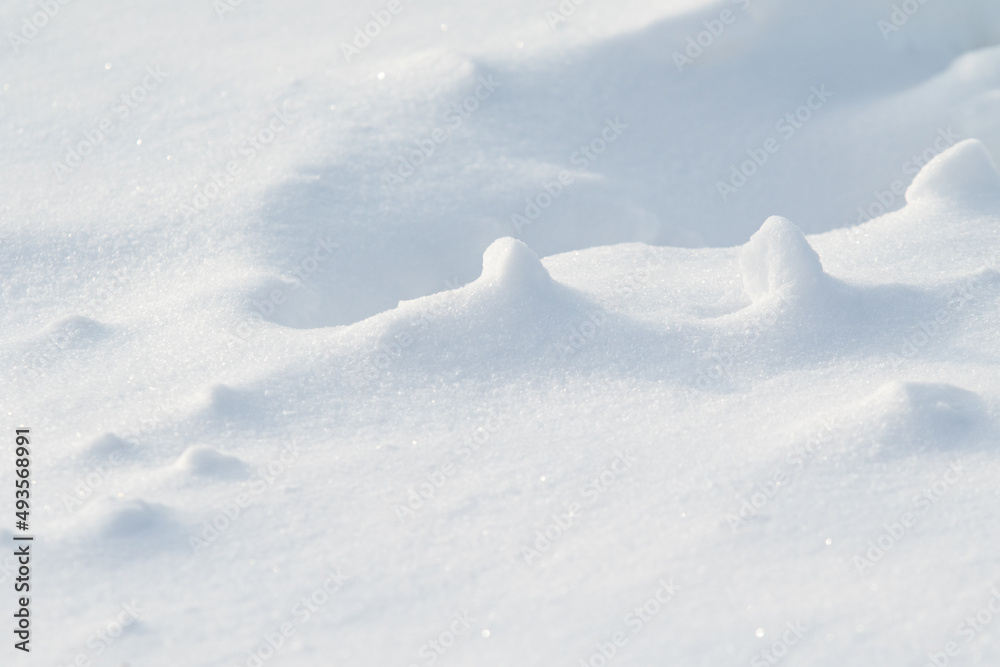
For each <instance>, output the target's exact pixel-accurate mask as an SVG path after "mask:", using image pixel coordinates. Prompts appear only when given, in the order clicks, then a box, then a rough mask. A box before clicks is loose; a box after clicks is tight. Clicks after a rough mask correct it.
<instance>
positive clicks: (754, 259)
mask: <svg viewBox="0 0 1000 667" xmlns="http://www.w3.org/2000/svg"><path fill="white" fill-rule="evenodd" d="M740 271H741V272H742V273H743V287H744V288H745V289H746V291H747V294H749V295H750V298H751V300H753V301H760V300H761V299H764V298H766V297H768V296H771V295H775V294H781V295H782V296H794V295H796V294H802V293H805V292H809V291H811V290H812V289H813V288H814V287H816V286H817V285H818V284H819V282H820V281H821V280H822V278H823V265H822V264H820V261H819V255H817V254H816V251H815V250H813V249H812V246H810V245H809V242H808V241H807V240H806V237H805V236H804V235H803V234H802V230H800V229H799V228H798V227H796V226H795V224H794V223H792V222H791V221H790V220H787V219H786V218H782V217H780V216H776V215H775V216H771V217H770V218H768V219H767V220H765V221H764V224H763V225H761V228H760V229H759V230H757V232H756V233H755V234H754V235H753V236H751V237H750V240H749V241H748V242H747V243H746V245H744V246H743V249H742V250H741V251H740Z"/></svg>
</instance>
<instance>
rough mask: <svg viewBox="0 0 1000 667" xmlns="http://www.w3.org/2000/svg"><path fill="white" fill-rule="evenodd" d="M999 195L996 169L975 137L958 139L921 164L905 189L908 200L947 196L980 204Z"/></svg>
mask: <svg viewBox="0 0 1000 667" xmlns="http://www.w3.org/2000/svg"><path fill="white" fill-rule="evenodd" d="M997 198H1000V173H998V172H997V167H996V165H995V164H994V162H993V158H992V157H990V153H989V151H988V150H986V146H984V145H983V143H982V142H981V141H979V140H978V139H966V140H965V141H961V142H959V143H957V144H955V145H954V146H952V147H951V148H949V149H948V150H946V151H945V152H943V153H941V154H940V155H938V156H937V157H935V158H934V159H933V160H931V161H930V162H928V163H927V164H926V165H924V168H923V169H921V170H920V173H918V174H917V176H916V178H914V179H913V183H912V184H910V187H909V188H907V190H906V201H907V203H909V204H912V203H916V202H921V201H927V200H934V199H938V200H940V199H947V200H952V201H956V202H958V203H962V204H980V203H983V202H987V201H991V200H996V199H997Z"/></svg>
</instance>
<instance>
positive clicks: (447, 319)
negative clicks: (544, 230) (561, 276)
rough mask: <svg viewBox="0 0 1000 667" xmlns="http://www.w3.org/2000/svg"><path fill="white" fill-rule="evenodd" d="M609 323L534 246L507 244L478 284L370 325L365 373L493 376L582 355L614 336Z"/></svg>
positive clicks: (499, 244) (500, 244) (417, 302)
mask: <svg viewBox="0 0 1000 667" xmlns="http://www.w3.org/2000/svg"><path fill="white" fill-rule="evenodd" d="M608 321H609V316H608V314H607V313H605V312H604V311H603V310H602V309H601V308H600V307H599V306H598V305H596V304H595V303H593V302H592V301H591V300H589V299H588V298H586V297H585V296H584V295H582V294H580V293H579V292H577V291H576V290H573V289H571V288H569V287H567V286H565V285H562V284H560V283H558V282H556V281H555V280H553V279H552V277H551V276H550V275H549V272H548V271H547V270H546V269H545V267H544V266H543V265H542V263H541V261H539V259H538V256H537V255H535V253H534V252H533V251H532V250H531V249H530V248H528V246H527V245H525V244H524V243H522V242H521V241H518V240H516V239H513V238H502V239H498V240H497V241H494V242H493V243H492V244H491V245H490V246H489V247H488V248H487V249H486V251H485V252H484V254H483V269H482V273H481V274H480V276H479V278H477V279H476V280H474V281H473V282H471V283H469V284H468V285H465V286H463V287H460V288H458V289H453V290H449V291H445V292H440V293H438V294H433V295H431V296H428V297H423V298H420V299H413V300H411V301H403V302H401V303H400V304H399V306H398V307H397V308H395V309H394V310H392V311H388V312H386V313H382V314H381V315H378V316H376V317H374V318H372V319H371V320H369V321H368V323H369V328H368V329H367V332H366V333H367V337H368V340H367V341H366V342H364V343H363V344H362V345H363V346H366V345H369V344H370V343H371V342H372V339H374V343H375V345H374V349H373V350H372V352H371V354H370V355H369V359H368V360H367V361H366V362H364V363H365V365H366V369H367V370H366V371H365V373H366V375H368V377H369V378H372V377H374V375H375V370H373V369H377V370H386V369H389V368H392V369H393V370H396V369H401V368H403V367H407V366H410V367H421V368H427V367H429V365H430V364H437V365H439V366H438V367H439V368H440V367H443V366H449V367H457V369H459V370H458V372H460V373H463V374H468V373H476V372H482V371H485V372H486V373H490V374H491V373H494V372H496V371H499V370H505V369H507V370H509V369H512V368H514V367H523V366H524V365H525V364H529V365H530V364H534V363H536V362H538V360H539V359H541V358H547V357H552V356H555V357H566V356H568V355H569V350H572V351H573V352H574V353H575V352H576V351H578V350H579V349H581V348H582V347H584V346H585V345H587V343H589V342H590V341H592V340H595V339H596V338H598V337H599V336H601V335H602V334H603V333H604V331H605V330H606V329H609V328H610V327H606V326H605V325H606V323H607V322H608ZM581 332H582V333H581ZM574 341H575V343H574ZM477 366H478V369H477Z"/></svg>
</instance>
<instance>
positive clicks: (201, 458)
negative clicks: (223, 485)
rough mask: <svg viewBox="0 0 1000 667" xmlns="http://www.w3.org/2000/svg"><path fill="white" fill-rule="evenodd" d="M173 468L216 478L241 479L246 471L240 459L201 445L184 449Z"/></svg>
mask: <svg viewBox="0 0 1000 667" xmlns="http://www.w3.org/2000/svg"><path fill="white" fill-rule="evenodd" d="M174 467H175V468H176V469H177V470H179V471H181V472H184V473H187V474H189V475H194V476H198V477H217V478H236V477H242V476H245V475H246V472H247V469H248V466H247V464H246V463H245V462H244V461H242V460H241V459H239V458H237V457H235V456H232V455H230V454H223V453H222V452H220V451H218V450H215V449H212V448H211V447H205V446H202V445H195V446H192V447H188V448H187V449H185V450H184V453H183V454H181V455H180V457H179V458H178V459H177V461H176V463H175V464H174Z"/></svg>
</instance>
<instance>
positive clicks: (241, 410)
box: [204, 384, 252, 420]
mask: <svg viewBox="0 0 1000 667" xmlns="http://www.w3.org/2000/svg"><path fill="white" fill-rule="evenodd" d="M206 402H207V405H206V406H205V410H204V413H205V414H206V415H207V416H209V417H211V418H214V419H221V420H226V419H233V418H237V417H241V416H246V415H248V414H250V412H251V410H252V405H251V403H252V401H251V399H250V397H249V396H248V395H246V394H245V393H243V392H241V391H237V390H236V389H233V388H232V387H229V386H227V385H224V384H216V385H212V387H211V388H209V390H208V397H207V401H206Z"/></svg>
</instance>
